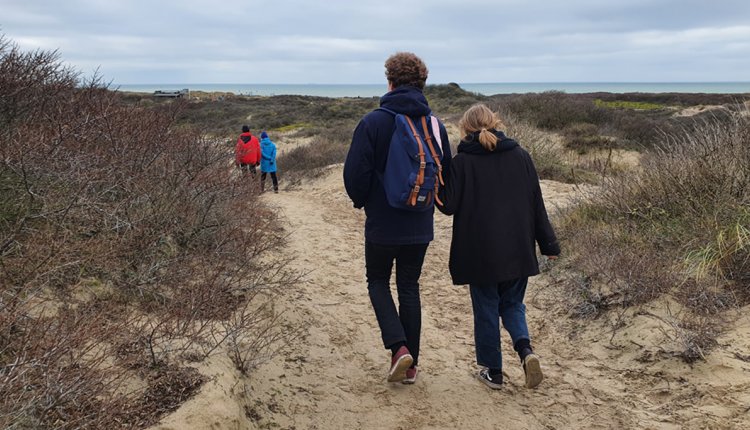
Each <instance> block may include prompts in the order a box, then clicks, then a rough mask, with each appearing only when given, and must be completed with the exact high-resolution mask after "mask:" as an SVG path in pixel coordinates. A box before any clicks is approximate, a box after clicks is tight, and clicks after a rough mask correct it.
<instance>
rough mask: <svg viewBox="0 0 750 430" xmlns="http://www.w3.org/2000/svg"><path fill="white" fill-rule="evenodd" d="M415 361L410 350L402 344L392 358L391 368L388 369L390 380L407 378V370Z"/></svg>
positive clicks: (398, 380)
mask: <svg viewBox="0 0 750 430" xmlns="http://www.w3.org/2000/svg"><path fill="white" fill-rule="evenodd" d="M413 362H414V358H412V356H411V354H410V353H409V350H408V349H407V348H406V347H405V346H402V347H401V348H399V349H398V351H396V354H395V355H394V356H393V358H391V370H389V371H388V382H401V381H403V380H404V379H406V370H407V369H409V367H410V366H411V364H412V363H413Z"/></svg>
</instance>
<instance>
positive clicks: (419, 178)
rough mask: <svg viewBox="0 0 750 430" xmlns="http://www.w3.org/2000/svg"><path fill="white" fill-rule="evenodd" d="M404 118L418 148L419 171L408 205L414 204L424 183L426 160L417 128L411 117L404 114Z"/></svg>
mask: <svg viewBox="0 0 750 430" xmlns="http://www.w3.org/2000/svg"><path fill="white" fill-rule="evenodd" d="M404 118H406V122H407V123H409V128H410V129H411V132H412V134H413V135H414V139H415V140H416V141H417V148H418V149H419V172H418V173H417V179H416V181H415V183H414V188H413V189H412V190H411V194H410V195H409V200H408V204H409V206H416V205H417V195H418V194H419V189H420V187H421V186H422V184H424V169H425V167H426V166H427V162H426V160H425V152H424V147H423V146H422V139H421V138H420V137H419V133H418V132H417V128H416V127H414V123H413V122H412V120H411V118H409V117H408V116H406V115H404Z"/></svg>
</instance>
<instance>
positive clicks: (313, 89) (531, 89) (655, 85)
mask: <svg viewBox="0 0 750 430" xmlns="http://www.w3.org/2000/svg"><path fill="white" fill-rule="evenodd" d="M438 85H439V84H438ZM458 85H459V86H460V87H461V88H463V89H464V90H466V91H469V92H473V93H478V94H482V95H486V96H490V95H496V94H522V93H539V92H544V91H563V92H566V93H573V94H582V93H598V92H605V93H714V94H750V82H495V83H492V82H490V83H458ZM110 89H112V90H118V91H123V92H138V93H153V92H154V91H174V90H182V89H188V90H190V91H204V92H226V93H233V94H236V95H250V96H276V95H305V96H319V97H379V96H382V95H383V94H385V93H386V92H387V87H386V85H385V84H384V83H381V84H207V83H192V84H184V83H183V84H173V83H171V84H114V83H113V84H111V85H110Z"/></svg>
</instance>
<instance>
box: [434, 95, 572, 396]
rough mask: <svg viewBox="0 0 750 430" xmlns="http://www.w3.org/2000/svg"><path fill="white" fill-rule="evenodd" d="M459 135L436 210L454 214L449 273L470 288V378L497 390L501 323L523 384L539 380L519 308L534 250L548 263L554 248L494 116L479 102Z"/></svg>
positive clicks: (521, 165) (525, 174) (532, 173)
mask: <svg viewBox="0 0 750 430" xmlns="http://www.w3.org/2000/svg"><path fill="white" fill-rule="evenodd" d="M459 128H460V129H461V132H462V135H463V136H464V137H463V138H462V140H461V143H460V144H459V145H458V149H457V154H456V156H455V157H454V158H453V161H452V163H451V174H450V177H449V178H450V179H449V180H448V181H447V184H446V187H445V189H444V191H445V194H444V195H443V203H444V205H443V206H439V208H440V210H441V211H442V212H443V213H445V214H448V215H453V238H452V241H451V251H450V263H449V266H450V273H451V277H452V278H453V283H454V284H456V285H465V284H469V291H470V293H471V303H472V308H473V311H474V342H475V347H476V357H477V364H479V365H480V366H483V367H484V369H482V370H480V371H479V372H478V374H477V377H478V378H479V380H480V381H482V382H483V383H485V384H486V385H487V386H489V387H490V388H492V389H500V388H502V384H503V374H502V368H503V362H502V354H501V351H500V320H502V325H503V327H505V330H507V331H508V333H509V334H510V337H511V339H512V340H513V348H514V349H515V351H516V352H517V353H518V356H519V358H520V360H521V365H522V366H523V370H524V373H525V378H526V381H525V385H526V387H528V388H534V387H536V386H537V385H539V383H540V382H542V379H543V374H542V368H541V365H540V363H539V357H538V356H537V355H536V354H534V351H533V349H532V347H531V336H530V335H529V329H528V326H527V325H526V306H525V305H524V304H523V299H524V294H525V293H526V284H527V282H528V279H529V277H530V276H534V275H537V274H538V273H539V264H538V262H537V256H536V244H538V245H539V249H540V251H541V253H542V255H546V256H547V257H548V258H550V259H555V258H557V256H558V255H559V254H560V246H559V244H558V242H557V238H556V237H555V232H554V230H553V229H552V225H551V224H550V222H549V219H548V217H547V210H546V209H545V207H544V200H543V198H542V191H541V188H540V186H539V177H538V176H537V172H536V169H535V167H534V163H533V162H532V160H531V157H530V156H529V154H528V152H526V151H525V150H524V149H522V148H521V147H520V146H519V145H518V143H517V142H516V141H515V140H513V139H510V138H508V137H506V136H505V134H503V132H502V130H501V128H502V122H501V121H500V119H499V117H498V116H497V115H496V114H495V113H494V112H493V111H492V110H490V109H489V108H488V107H487V106H485V105H483V104H478V105H475V106H472V107H471V108H470V109H469V110H467V111H466V113H464V115H463V118H461V120H460V122H459Z"/></svg>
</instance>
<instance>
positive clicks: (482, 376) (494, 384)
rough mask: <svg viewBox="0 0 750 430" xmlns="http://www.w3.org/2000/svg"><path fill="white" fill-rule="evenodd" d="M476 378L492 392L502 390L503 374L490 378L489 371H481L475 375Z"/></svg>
mask: <svg viewBox="0 0 750 430" xmlns="http://www.w3.org/2000/svg"><path fill="white" fill-rule="evenodd" d="M477 378H478V379H479V380H480V381H482V382H484V385H486V386H488V387H490V388H492V389H493V390H499V389H501V388H503V374H502V373H501V374H500V375H497V376H490V369H482V370H480V371H479V373H477Z"/></svg>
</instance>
